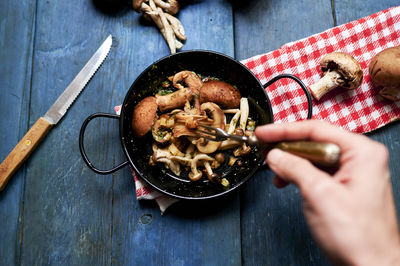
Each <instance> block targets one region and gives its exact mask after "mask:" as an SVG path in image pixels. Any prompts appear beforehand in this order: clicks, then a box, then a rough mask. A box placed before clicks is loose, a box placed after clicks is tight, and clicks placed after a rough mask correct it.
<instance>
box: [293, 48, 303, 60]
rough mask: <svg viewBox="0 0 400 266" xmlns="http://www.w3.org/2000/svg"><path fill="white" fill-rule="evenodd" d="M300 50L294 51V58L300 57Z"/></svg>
mask: <svg viewBox="0 0 400 266" xmlns="http://www.w3.org/2000/svg"><path fill="white" fill-rule="evenodd" d="M300 56H301V55H300V52H299V51H298V50H295V51H293V59H294V60H296V59H298V58H300Z"/></svg>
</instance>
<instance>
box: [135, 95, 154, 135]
mask: <svg viewBox="0 0 400 266" xmlns="http://www.w3.org/2000/svg"><path fill="white" fill-rule="evenodd" d="M156 117H157V102H156V98H155V97H153V96H149V97H146V98H144V99H143V100H141V101H140V102H139V103H138V104H137V105H136V106H135V108H134V110H133V114H132V131H133V134H134V135H135V136H136V137H143V136H144V135H145V134H146V133H147V132H149V131H150V129H151V126H152V125H153V122H154V120H155V118H156Z"/></svg>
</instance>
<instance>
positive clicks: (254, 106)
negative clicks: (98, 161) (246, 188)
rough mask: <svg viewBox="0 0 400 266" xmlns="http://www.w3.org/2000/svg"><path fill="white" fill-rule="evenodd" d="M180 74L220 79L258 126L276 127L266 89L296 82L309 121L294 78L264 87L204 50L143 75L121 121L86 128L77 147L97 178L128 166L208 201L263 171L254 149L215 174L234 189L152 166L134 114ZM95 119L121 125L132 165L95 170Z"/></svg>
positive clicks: (165, 188)
mask: <svg viewBox="0 0 400 266" xmlns="http://www.w3.org/2000/svg"><path fill="white" fill-rule="evenodd" d="M182 70H191V71H194V72H196V73H199V74H201V75H202V76H210V77H216V78H218V79H220V80H222V81H225V82H228V83H229V84H232V85H234V86H236V87H237V88H238V89H239V91H240V93H241V94H242V96H243V97H248V98H249V104H250V117H252V118H253V119H254V120H255V121H256V124H257V125H262V124H267V123H272V122H273V114H272V108H271V103H270V101H269V99H268V96H267V94H266V92H265V88H266V87H268V86H269V85H271V84H272V83H274V82H275V81H277V80H279V79H281V78H289V79H292V80H294V81H295V82H297V83H298V84H299V86H300V87H301V88H302V89H303V91H304V92H305V94H306V96H307V100H308V116H307V118H308V119H309V118H311V116H312V102H311V96H310V94H309V93H308V90H307V88H306V86H305V85H304V84H303V83H302V82H301V80H299V79H298V78H297V77H296V76H293V75H290V74H283V75H278V76H276V77H274V78H273V79H272V80H270V81H269V82H267V83H266V84H265V85H262V84H261V83H260V81H259V80H258V79H257V78H256V77H255V76H254V75H253V73H252V72H251V71H250V70H249V69H248V68H246V67H245V66H244V65H243V64H241V63H240V62H238V61H236V60H235V59H233V58H231V57H228V56H226V55H223V54H220V53H216V52H211V51H201V50H195V51H185V52H180V53H177V54H174V55H169V56H166V57H164V58H162V59H160V60H159V61H157V62H155V63H153V64H152V65H150V66H149V67H148V68H146V70H144V71H143V72H142V73H141V74H140V75H139V77H138V78H137V79H136V80H135V82H133V84H132V86H131V87H130V89H129V91H128V93H127V94H126V96H125V99H124V102H123V104H122V109H121V115H119V116H118V115H114V114H106V113H95V114H93V115H91V116H89V117H88V118H87V119H86V120H85V121H84V122H83V124H82V128H81V131H80V136H79V146H80V151H81V154H82V157H83V159H84V161H85V162H86V164H87V165H88V166H89V168H90V169H92V170H93V171H94V172H96V173H99V174H110V173H113V172H115V171H117V170H118V169H120V168H122V167H124V166H126V165H130V166H131V167H132V168H133V169H134V170H135V171H136V173H137V174H138V175H139V176H140V177H141V178H142V179H143V180H145V181H146V182H147V183H148V184H149V185H151V186H152V187H154V188H155V189H157V190H158V191H160V192H162V193H165V194H168V195H170V196H173V197H176V198H181V199H210V198H215V197H219V196H222V195H224V194H226V193H229V192H231V191H233V190H235V189H236V188H238V187H239V186H240V185H242V184H243V183H244V182H246V181H247V180H248V179H249V178H250V177H251V176H252V175H253V174H254V172H255V171H257V169H259V167H260V166H261V165H262V164H263V161H264V158H265V156H264V153H263V152H262V151H260V150H257V149H256V148H253V150H252V152H251V153H250V155H248V156H246V157H245V158H242V160H241V165H238V164H235V165H234V166H233V167H229V166H228V165H227V163H226V164H225V165H223V166H221V167H220V168H219V169H218V170H217V172H218V173H219V174H220V176H223V177H226V178H227V179H228V180H229V181H230V187H229V188H228V189H224V188H223V187H222V185H221V184H219V183H212V182H209V181H207V180H204V181H197V182H191V181H189V180H188V179H186V178H184V177H183V176H185V175H184V174H181V176H180V177H178V176H175V175H174V174H173V173H172V172H170V171H169V170H168V169H166V168H164V167H163V166H161V165H160V166H156V167H151V166H149V157H150V156H151V155H152V153H153V152H152V149H151V146H152V143H153V139H152V136H151V134H147V135H146V136H144V137H143V138H135V137H134V136H133V133H132V129H131V119H132V113H133V109H134V107H135V105H136V104H137V103H138V102H140V101H141V100H142V99H143V98H145V97H147V96H151V95H154V94H155V93H156V92H157V91H158V89H159V87H160V85H161V83H162V82H163V81H165V80H166V78H167V77H168V76H172V75H174V74H175V73H177V72H179V71H182ZM97 117H108V118H113V119H118V120H119V131H120V139H121V144H122V147H123V150H124V153H125V155H126V157H127V159H128V161H126V162H124V163H122V164H120V165H118V166H116V167H114V168H113V169H110V170H100V169H98V168H96V167H94V166H93V164H92V163H91V162H90V161H89V159H88V157H87V155H86V153H85V149H84V145H83V141H84V133H85V129H86V126H87V125H88V123H89V122H90V121H91V120H92V119H94V118H97ZM226 161H227V160H226Z"/></svg>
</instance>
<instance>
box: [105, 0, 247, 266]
mask: <svg viewBox="0 0 400 266" xmlns="http://www.w3.org/2000/svg"><path fill="white" fill-rule="evenodd" d="M179 18H180V19H181V21H182V23H183V25H184V26H185V31H186V33H187V38H188V40H187V42H186V44H185V46H184V50H189V49H210V50H214V51H219V52H222V53H225V54H228V55H231V56H233V49H234V47H233V28H232V27H233V26H232V23H231V21H232V11H231V6H230V5H229V3H227V2H226V1H223V0H218V1H213V0H208V1H194V2H193V3H189V4H188V5H187V6H185V7H184V8H183V9H182V11H181V13H180V14H179ZM135 23H136V21H135ZM134 27H135V31H132V32H131V34H129V35H127V40H126V41H127V42H128V43H134V42H135V41H136V40H137V39H139V38H140V39H141V42H142V43H144V44H145V45H142V46H141V47H138V50H137V51H132V50H126V51H125V52H126V53H127V54H129V55H131V56H132V57H131V59H130V61H128V62H135V61H136V60H135V58H134V57H133V56H135V57H136V56H138V55H143V58H142V59H141V60H138V62H147V64H151V63H152V62H153V61H154V60H155V59H158V58H159V57H162V56H164V55H167V54H168V50H167V48H166V45H165V43H164V41H163V40H162V39H161V36H160V35H159V33H158V32H156V31H155V30H154V29H153V28H151V27H147V28H146V27H143V26H140V25H137V24H135V26H134ZM156 44H157V45H160V47H159V48H157V49H155V48H152V46H154V45H156ZM128 67H129V69H130V72H131V73H132V74H133V77H132V79H131V81H133V80H134V78H135V77H136V76H137V75H138V74H139V73H140V72H141V71H142V70H143V68H138V67H136V66H131V65H128ZM114 180H115V183H114V214H113V217H114V225H113V230H114V231H113V233H114V234H113V262H115V263H116V264H128V265H129V264H137V265H145V264H148V265H160V264H162V265H222V264H224V263H228V264H230V265H238V264H240V262H241V252H240V220H239V219H240V208H239V198H238V195H235V197H233V198H232V199H231V200H230V201H228V202H227V203H225V205H224V206H223V207H220V208H217V209H216V210H215V207H214V208H213V206H211V209H213V210H210V211H205V210H204V208H206V207H203V206H200V207H193V206H192V207H189V208H188V207H187V206H183V204H182V203H181V204H178V205H177V206H174V207H172V209H171V210H167V212H166V214H165V215H164V216H161V215H160V211H159V210H158V207H157V206H154V205H151V204H148V203H141V204H139V203H137V202H136V200H135V198H134V195H133V194H132V192H130V190H132V189H133V185H132V180H131V177H130V175H129V173H124V176H118V178H115V179H114ZM196 208H197V209H196ZM208 208H210V206H208ZM198 212H201V213H202V214H196V213H198Z"/></svg>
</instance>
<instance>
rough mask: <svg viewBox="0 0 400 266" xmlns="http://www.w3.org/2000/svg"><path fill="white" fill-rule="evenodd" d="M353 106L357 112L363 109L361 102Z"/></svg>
mask: <svg viewBox="0 0 400 266" xmlns="http://www.w3.org/2000/svg"><path fill="white" fill-rule="evenodd" d="M353 106H354V110H356V111H360V110H361V109H362V105H361V103H360V102H356V103H354V105H353Z"/></svg>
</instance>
